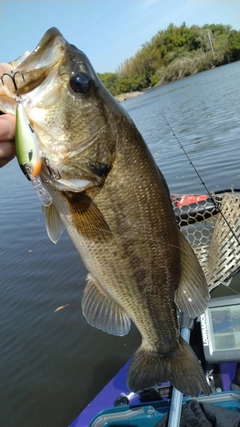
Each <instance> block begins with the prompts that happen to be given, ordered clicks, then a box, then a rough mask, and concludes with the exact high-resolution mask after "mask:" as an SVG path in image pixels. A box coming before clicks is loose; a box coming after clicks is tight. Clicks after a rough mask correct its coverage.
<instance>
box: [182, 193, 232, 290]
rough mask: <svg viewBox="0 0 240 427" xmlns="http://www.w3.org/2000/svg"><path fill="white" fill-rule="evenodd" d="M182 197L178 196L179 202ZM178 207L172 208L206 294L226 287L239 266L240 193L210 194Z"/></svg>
mask: <svg viewBox="0 0 240 427" xmlns="http://www.w3.org/2000/svg"><path fill="white" fill-rule="evenodd" d="M180 198H181V196H178V199H180ZM212 198H213V200H214V203H213V201H211V199H210V198H207V199H206V200H205V201H204V200H203V201H201V202H197V203H194V204H192V205H191V204H190V205H185V206H182V207H181V210H180V209H179V208H178V207H177V206H176V205H175V206H174V210H175V215H176V217H177V219H178V223H179V226H180V229H181V231H182V233H183V234H184V236H185V237H186V239H187V240H188V242H189V243H190V245H191V246H192V248H193V250H194V252H195V254H196V255H197V258H198V260H199V262H200V264H201V266H202V268H203V271H204V273H205V276H206V279H207V283H208V286H209V290H210V291H211V290H213V289H214V288H216V287H217V286H218V285H220V284H224V285H225V286H229V285H230V283H231V281H232V279H233V277H234V275H235V274H236V273H237V272H238V268H239V266H240V244H239V241H240V215H239V212H240V192H236V191H235V192H234V191H231V192H224V193H222V194H212Z"/></svg>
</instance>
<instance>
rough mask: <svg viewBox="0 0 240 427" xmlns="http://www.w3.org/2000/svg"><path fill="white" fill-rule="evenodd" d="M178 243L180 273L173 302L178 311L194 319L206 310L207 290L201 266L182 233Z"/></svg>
mask: <svg viewBox="0 0 240 427" xmlns="http://www.w3.org/2000/svg"><path fill="white" fill-rule="evenodd" d="M180 245H181V267H182V275H181V282H180V285H179V287H178V289H177V291H176V292H175V303H176V305H177V307H178V308H179V310H180V311H182V312H183V313H185V314H187V315H188V316H189V317H191V318H193V319H194V318H195V317H198V316H200V315H201V314H202V313H203V312H204V311H205V310H206V308H207V301H208V299H209V292H208V287H207V282H206V278H205V276H204V273H203V271H202V268H201V267H200V264H199V263H198V260H197V258H196V255H195V254H194V252H193V250H192V248H191V247H190V245H189V244H188V242H187V241H186V240H185V238H184V237H183V235H181V236H180Z"/></svg>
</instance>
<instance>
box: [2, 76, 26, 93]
mask: <svg viewBox="0 0 240 427" xmlns="http://www.w3.org/2000/svg"><path fill="white" fill-rule="evenodd" d="M17 74H21V76H22V79H23V81H24V82H25V78H24V74H23V73H22V72H21V71H15V73H14V72H13V71H12V70H11V74H9V73H4V74H3V75H2V76H1V80H2V84H3V85H4V79H3V77H4V76H8V77H10V79H12V82H13V85H14V89H15V91H16V95H17V98H21V95H19V92H18V87H17V83H16V75H17Z"/></svg>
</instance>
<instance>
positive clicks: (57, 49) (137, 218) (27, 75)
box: [0, 28, 209, 396]
mask: <svg viewBox="0 0 240 427" xmlns="http://www.w3.org/2000/svg"><path fill="white" fill-rule="evenodd" d="M12 67H13V69H14V70H15V71H16V70H18V71H20V72H21V73H23V75H24V79H23V78H22V76H21V75H20V73H19V75H18V76H17V75H16V83H17V87H18V91H19V95H21V102H22V104H23V106H24V108H25V111H26V112H27V116H28V119H29V121H30V123H31V126H32V128H33V129H34V131H35V133H36V135H37V139H38V141H39V144H40V149H41V153H42V157H43V159H44V161H43V162H42V169H41V172H40V176H41V179H42V181H43V182H44V185H45V186H46V188H47V190H48V192H49V193H50V194H51V197H52V201H53V203H52V204H51V206H48V207H47V206H44V208H43V209H44V215H45V219H46V227H47V232H48V235H49V237H50V239H51V240H52V241H53V242H54V243H56V242H57V241H58V239H59V237H60V235H61V233H62V231H63V228H64V227H65V228H66V229H67V231H68V233H69V235H70V237H71V239H72V241H73V243H74V245H75V246H76V248H77V250H78V251H79V253H80V255H81V257H82V259H83V262H84V264H85V265H86V267H87V269H88V271H89V274H88V277H87V284H86V288H85V291H84V296H83V301H82V309H83V314H84V316H85V317H86V319H87V321H88V322H89V323H90V324H91V325H93V326H95V327H96V328H99V329H102V330H103V331H106V332H108V333H110V334H115V335H120V336H122V335H125V334H127V333H128V332H129V330H130V325H131V320H132V321H133V322H134V323H135V325H136V326H137V328H138V329H139V331H140V333H141V336H142V344H141V346H140V348H139V349H138V350H137V351H136V353H135V355H134V356H133V360H132V362H131V364H130V367H129V372H128V379H127V382H128V386H129V389H130V390H132V391H134V392H137V391H141V390H144V389H146V388H149V387H152V386H155V385H157V384H158V383H160V382H163V381H171V383H172V384H173V385H174V386H175V387H176V388H177V389H178V390H180V391H182V392H183V393H186V394H189V395H192V396H197V395H198V394H199V393H200V391H203V392H204V393H205V394H208V393H209V388H208V385H207V383H206V381H205V377H204V373H203V370H202V368H201V366H200V364H199V362H198V360H197V357H196V356H195V354H194V352H193V351H192V349H191V348H190V346H189V345H188V344H187V343H186V342H185V341H184V340H183V339H182V338H181V336H180V333H179V323H178V314H177V312H178V310H180V311H181V312H183V313H185V314H187V315H188V316H190V317H192V318H195V317H197V316H199V315H200V314H201V313H202V312H203V311H204V310H205V308H206V304H207V300H208V289H207V284H206V280H205V277H204V274H203V272H202V269H201V268H200V265H199V263H198V261H197V259H196V256H195V255H194V253H193V251H192V249H191V247H190V246H189V244H188V243H187V241H186V240H185V239H184V237H183V235H182V234H181V232H180V230H179V228H178V225H177V223H176V221H175V216H174V213H173V209H172V205H171V201H170V195H169V190H168V187H167V184H166V182H165V179H164V177H163V175H162V174H161V172H160V171H159V169H158V167H157V166H156V164H155V162H154V159H153V158H152V155H151V154H150V152H149V150H148V148H147V145H146V144H145V142H144V140H143V138H142V136H141V134H140V133H139V131H138V130H137V128H136V126H135V125H134V123H133V121H132V120H131V119H130V117H129V115H128V114H127V113H126V111H125V110H124V109H123V108H122V107H121V105H120V104H119V103H118V102H116V101H115V100H114V98H113V97H112V96H111V95H110V93H109V92H108V91H107V90H106V88H105V87H104V86H103V85H102V83H101V82H100V80H99V78H98V76H97V75H96V73H95V72H94V69H93V67H92V65H91V64H90V62H89V60H88V58H87V57H86V56H85V54H84V53H83V52H81V51H80V50H78V49H77V48H76V47H75V46H73V45H71V44H69V43H68V42H67V41H66V40H65V39H64V37H63V36H62V34H61V33H60V32H59V31H58V30H57V29H55V28H52V29H50V30H49V31H47V33H46V34H45V35H44V37H43V38H42V39H41V41H40V42H39V45H38V46H37V48H36V49H35V50H34V51H33V52H32V53H30V54H29V55H27V56H25V57H24V58H23V59H21V58H20V59H19V60H17V61H13V63H12ZM15 109H16V102H15V93H14V87H13V85H12V82H11V79H9V80H8V81H7V78H5V84H4V85H1V86H0V110H1V111H2V112H5V113H6V112H8V113H12V114H15Z"/></svg>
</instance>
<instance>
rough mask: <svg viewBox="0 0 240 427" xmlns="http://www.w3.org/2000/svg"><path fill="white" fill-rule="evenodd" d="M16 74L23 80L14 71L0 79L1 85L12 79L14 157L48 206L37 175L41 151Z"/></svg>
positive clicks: (39, 167)
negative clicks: (14, 104)
mask: <svg viewBox="0 0 240 427" xmlns="http://www.w3.org/2000/svg"><path fill="white" fill-rule="evenodd" d="M17 74H21V76H22V78H23V80H24V75H23V73H21V72H20V71H16V72H15V73H13V72H12V74H8V73H4V74H3V75H2V77H1V80H2V83H3V84H4V81H3V77H4V76H9V77H10V78H11V79H12V82H13V84H14V88H15V91H16V98H15V99H16V102H17V107H16V133H15V146H16V156H17V160H18V163H19V166H20V168H21V169H22V171H23V173H24V174H25V175H26V177H27V178H28V180H29V181H31V182H32V183H33V186H34V188H35V190H36V192H37V194H38V197H39V198H40V200H41V202H42V204H43V205H44V206H50V205H51V203H52V197H51V195H50V194H49V192H48V191H47V189H46V188H45V186H44V185H43V182H42V180H41V177H40V175H39V174H40V172H41V168H42V155H41V150H40V147H39V142H38V140H37V137H36V134H35V132H34V130H33V128H32V126H31V124H30V123H29V120H28V117H27V114H26V111H25V108H24V106H23V104H22V101H21V96H20V95H19V93H18V88H17V84H16V78H15V77H16V75H17Z"/></svg>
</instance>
